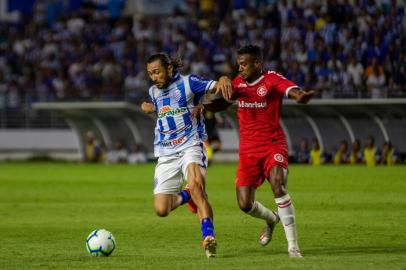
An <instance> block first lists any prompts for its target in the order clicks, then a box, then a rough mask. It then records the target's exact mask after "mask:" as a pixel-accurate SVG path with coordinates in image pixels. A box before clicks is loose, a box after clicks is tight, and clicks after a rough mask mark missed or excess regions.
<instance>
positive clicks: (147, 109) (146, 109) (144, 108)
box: [141, 102, 155, 113]
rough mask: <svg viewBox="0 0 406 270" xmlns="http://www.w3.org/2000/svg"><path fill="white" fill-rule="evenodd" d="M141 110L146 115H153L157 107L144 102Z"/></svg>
mask: <svg viewBox="0 0 406 270" xmlns="http://www.w3.org/2000/svg"><path fill="white" fill-rule="evenodd" d="M141 110H142V111H143V112H145V113H153V112H155V106H154V104H152V103H150V102H143V103H142V104H141Z"/></svg>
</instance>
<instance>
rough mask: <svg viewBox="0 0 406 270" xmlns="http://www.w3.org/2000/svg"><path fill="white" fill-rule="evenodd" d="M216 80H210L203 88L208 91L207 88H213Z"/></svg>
mask: <svg viewBox="0 0 406 270" xmlns="http://www.w3.org/2000/svg"><path fill="white" fill-rule="evenodd" d="M216 83H217V82H216V81H213V80H212V81H210V82H209V83H208V84H207V86H206V89H205V92H207V91H209V90H211V89H213V88H214V86H215V85H216Z"/></svg>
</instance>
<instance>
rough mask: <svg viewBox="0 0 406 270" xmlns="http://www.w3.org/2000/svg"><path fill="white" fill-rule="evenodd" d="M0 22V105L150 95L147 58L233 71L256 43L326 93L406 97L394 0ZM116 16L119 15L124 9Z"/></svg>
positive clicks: (214, 72) (401, 23) (42, 7)
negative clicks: (239, 53) (240, 51)
mask: <svg viewBox="0 0 406 270" xmlns="http://www.w3.org/2000/svg"><path fill="white" fill-rule="evenodd" d="M45 3H46V2H44V1H37V2H36V3H35V6H34V13H33V16H32V18H25V19H23V20H22V21H21V22H20V23H17V24H10V23H8V24H7V23H1V24H0V110H1V109H5V108H6V109H8V110H11V111H12V110H16V109H18V108H20V107H21V105H22V104H30V103H32V102H34V101H67V100H91V101H94V100H102V101H112V100H123V99H126V100H128V101H131V102H135V103H138V102H140V101H142V100H143V99H145V98H147V89H148V85H149V82H148V78H147V76H146V74H145V71H144V68H145V59H146V57H147V56H148V55H150V54H151V53H153V52H157V51H166V52H168V53H170V54H172V55H179V56H181V57H182V59H183V63H184V67H183V72H185V73H188V72H192V73H196V74H199V75H202V76H209V77H213V78H217V77H218V76H219V75H220V74H228V75H231V76H232V75H235V72H236V70H235V51H236V49H237V48H238V47H240V46H242V45H244V44H247V43H255V44H258V45H261V46H262V47H263V48H264V53H265V66H266V67H267V68H269V69H272V70H276V71H278V72H280V73H282V74H284V75H286V77H287V78H289V79H291V80H293V81H295V82H296V83H297V84H298V85H300V86H302V87H303V88H305V89H316V90H318V96H319V97H322V98H335V97H350V98H359V97H368V98H384V97H399V96H406V89H405V87H406V82H405V80H406V70H405V69H406V64H405V63H406V56H405V55H406V35H405V29H406V16H405V3H404V1H396V0H352V1H351V0H341V1H340V0H328V1H315V0H297V1H293V0H292V1H289V0H281V1H272V0H255V1H254V0H251V1H249V0H234V1H231V0H224V1H214V0H200V1H199V0H186V1H184V3H183V4H182V5H180V6H179V7H178V8H176V9H175V10H174V11H173V13H172V14H170V15H168V16H160V17H156V16H150V17H142V16H139V17H133V16H131V17H130V16H123V15H121V16H114V17H113V16H111V14H109V13H108V12H106V11H100V10H97V9H96V8H95V7H94V6H92V5H91V4H90V3H89V4H85V5H83V6H82V7H81V8H79V9H77V10H75V11H72V12H70V13H67V14H66V13H64V14H61V15H60V16H59V17H56V18H54V19H53V21H52V22H50V21H49V20H48V19H47V16H46V14H45V12H46V8H47V7H46V4H45ZM119 14H120V13H119Z"/></svg>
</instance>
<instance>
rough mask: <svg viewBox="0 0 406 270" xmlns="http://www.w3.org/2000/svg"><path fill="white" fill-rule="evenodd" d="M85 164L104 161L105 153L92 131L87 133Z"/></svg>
mask: <svg viewBox="0 0 406 270" xmlns="http://www.w3.org/2000/svg"><path fill="white" fill-rule="evenodd" d="M85 140H86V145H85V157H84V158H85V159H84V161H85V162H100V161H103V160H104V154H103V151H102V149H101V147H100V145H99V143H98V142H97V140H96V137H95V135H94V133H93V132H92V131H87V132H86V135H85Z"/></svg>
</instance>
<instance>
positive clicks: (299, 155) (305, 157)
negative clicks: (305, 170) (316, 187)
mask: <svg viewBox="0 0 406 270" xmlns="http://www.w3.org/2000/svg"><path fill="white" fill-rule="evenodd" d="M309 160H310V151H309V142H308V140H307V138H301V139H300V143H299V150H298V151H297V152H296V162H298V163H305V164H307V163H309Z"/></svg>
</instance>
